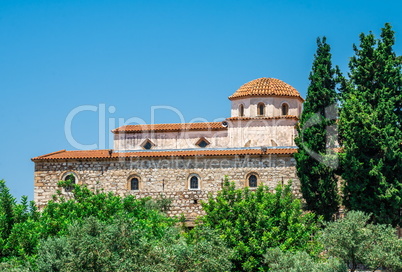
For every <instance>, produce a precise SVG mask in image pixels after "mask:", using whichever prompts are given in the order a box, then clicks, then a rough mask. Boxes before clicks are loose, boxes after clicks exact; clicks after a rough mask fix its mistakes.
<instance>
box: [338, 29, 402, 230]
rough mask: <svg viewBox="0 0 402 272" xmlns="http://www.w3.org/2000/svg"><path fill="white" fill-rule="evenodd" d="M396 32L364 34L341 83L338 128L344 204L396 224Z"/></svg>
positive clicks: (399, 160)
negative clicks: (340, 106) (347, 76)
mask: <svg viewBox="0 0 402 272" xmlns="http://www.w3.org/2000/svg"><path fill="white" fill-rule="evenodd" d="M394 43H395V38H394V31H392V29H391V26H390V25H389V24H386V25H385V27H384V28H383V29H382V32H381V38H380V39H376V38H375V37H374V35H373V34H372V33H370V34H368V35H365V34H361V35H360V46H359V48H358V47H357V46H354V51H355V56H353V57H352V58H351V59H350V63H349V68H350V73H349V79H348V80H345V82H344V84H342V88H341V90H342V110H341V113H340V121H339V129H340V136H341V143H342V146H343V149H344V154H343V160H342V168H343V173H342V178H343V180H344V186H343V187H344V188H343V195H344V204H345V206H346V208H347V209H349V210H360V211H364V212H367V213H371V214H372V215H373V220H374V222H377V223H386V224H392V225H393V226H396V225H398V224H400V223H401V216H400V211H401V208H402V145H401V143H402V127H401V126H402V108H401V101H402V74H401V59H400V58H399V57H397V56H396V54H395V52H394V51H393V48H392V47H393V45H394Z"/></svg>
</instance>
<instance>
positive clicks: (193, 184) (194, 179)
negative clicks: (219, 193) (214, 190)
mask: <svg viewBox="0 0 402 272" xmlns="http://www.w3.org/2000/svg"><path fill="white" fill-rule="evenodd" d="M189 182H190V186H189V188H190V190H198V189H200V179H199V178H198V176H197V175H192V176H191V177H190V181H189Z"/></svg>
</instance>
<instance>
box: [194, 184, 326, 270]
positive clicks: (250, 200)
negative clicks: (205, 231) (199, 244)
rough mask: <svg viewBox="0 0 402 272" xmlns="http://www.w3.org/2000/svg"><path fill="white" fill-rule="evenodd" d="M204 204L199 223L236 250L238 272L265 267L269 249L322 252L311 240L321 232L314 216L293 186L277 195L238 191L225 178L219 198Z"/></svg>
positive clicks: (279, 189) (261, 189) (265, 190)
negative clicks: (299, 198)
mask: <svg viewBox="0 0 402 272" xmlns="http://www.w3.org/2000/svg"><path fill="white" fill-rule="evenodd" d="M202 205H203V208H204V210H205V212H206V215H205V216H204V217H202V218H201V221H200V223H202V224H203V225H204V226H207V227H209V228H212V229H215V230H217V232H218V233H219V235H220V237H222V238H223V239H224V240H225V241H226V243H227V244H228V246H229V247H230V248H232V249H233V250H234V256H233V257H232V261H233V263H234V265H235V271H242V270H244V271H255V270H256V269H257V268H260V269H263V268H264V267H266V265H265V264H264V262H263V261H264V258H263V255H264V254H265V253H266V252H267V250H268V249H269V248H275V247H279V248H280V249H281V250H284V251H297V250H307V251H308V252H310V253H312V254H313V253H314V251H319V248H318V246H317V244H315V243H314V241H313V240H312V237H313V236H314V234H315V233H316V232H317V231H318V229H319V227H318V225H317V223H316V220H315V219H316V218H315V215H314V214H312V213H303V211H302V210H301V203H300V200H298V199H295V198H294V196H293V195H292V192H291V187H290V185H287V186H283V187H282V186H278V187H277V188H276V189H275V192H274V193H272V192H270V191H269V188H268V187H266V186H260V187H258V188H257V189H256V190H255V191H250V190H249V189H248V188H243V189H235V185H234V183H231V182H228V181H227V179H226V181H225V183H224V186H223V188H222V191H220V192H218V195H217V197H216V198H214V197H212V196H210V197H209V199H208V202H206V203H203V204H202ZM198 227H199V225H198V226H197V227H196V228H198Z"/></svg>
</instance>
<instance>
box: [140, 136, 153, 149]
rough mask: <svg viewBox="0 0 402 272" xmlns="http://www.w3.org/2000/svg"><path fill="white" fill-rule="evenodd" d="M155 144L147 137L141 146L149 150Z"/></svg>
mask: <svg viewBox="0 0 402 272" xmlns="http://www.w3.org/2000/svg"><path fill="white" fill-rule="evenodd" d="M154 145H155V144H154V143H153V142H151V141H150V140H149V139H147V140H145V141H144V142H143V143H142V145H141V146H142V148H144V149H147V150H149V149H152V147H154Z"/></svg>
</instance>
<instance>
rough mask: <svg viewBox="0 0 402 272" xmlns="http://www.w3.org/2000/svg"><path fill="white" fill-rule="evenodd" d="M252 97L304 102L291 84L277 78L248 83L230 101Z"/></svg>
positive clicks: (259, 79)
mask: <svg viewBox="0 0 402 272" xmlns="http://www.w3.org/2000/svg"><path fill="white" fill-rule="evenodd" d="M251 96H290V97H298V98H300V99H302V100H303V98H302V97H301V96H300V93H299V92H298V91H297V90H296V89H295V88H293V87H292V86H290V85H289V84H287V83H285V82H283V81H282V80H279V79H276V78H266V77H262V78H258V79H254V80H252V81H250V82H247V83H246V84H244V85H243V86H241V87H240V88H239V89H238V90H237V91H236V92H235V93H234V94H232V95H231V96H229V99H230V100H233V99H236V98H245V97H251Z"/></svg>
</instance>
